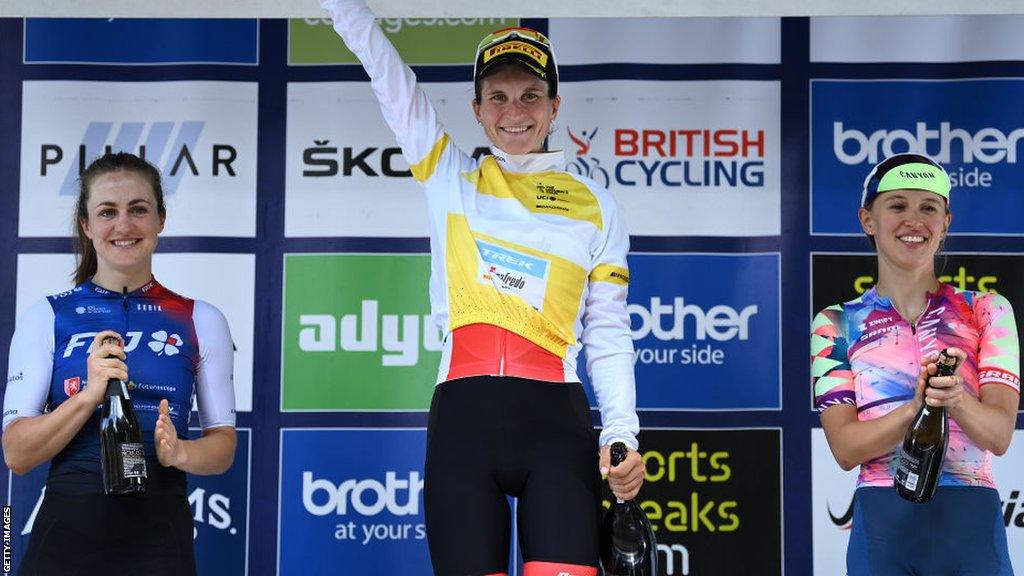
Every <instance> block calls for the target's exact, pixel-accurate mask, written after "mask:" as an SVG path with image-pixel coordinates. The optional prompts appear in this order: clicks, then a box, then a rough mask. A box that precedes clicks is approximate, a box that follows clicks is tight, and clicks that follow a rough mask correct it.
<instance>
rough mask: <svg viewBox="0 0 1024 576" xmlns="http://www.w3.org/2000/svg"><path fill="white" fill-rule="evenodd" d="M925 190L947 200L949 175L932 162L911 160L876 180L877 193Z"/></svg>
mask: <svg viewBox="0 0 1024 576" xmlns="http://www.w3.org/2000/svg"><path fill="white" fill-rule="evenodd" d="M903 189H909V190H926V191H928V192H933V193H935V194H938V195H939V196H942V197H943V198H945V199H946V201H947V202H948V201H949V189H950V183H949V176H948V175H947V174H946V172H945V171H944V170H943V169H942V168H939V167H937V166H934V165H932V164H925V163H923V162H911V163H908V164H901V165H899V166H896V167H894V168H892V169H891V170H889V171H888V172H886V173H885V175H883V176H882V179H881V180H880V181H879V182H878V190H877V192H878V193H882V192H888V191H890V190H903Z"/></svg>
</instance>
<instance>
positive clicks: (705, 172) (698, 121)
mask: <svg viewBox="0 0 1024 576" xmlns="http://www.w3.org/2000/svg"><path fill="white" fill-rule="evenodd" d="M559 92H560V93H561V95H562V98H563V100H564V102H565V103H564V104H563V105H562V107H561V109H560V110H559V114H558V123H557V125H556V127H555V128H556V129H555V132H554V133H553V134H552V135H551V144H552V146H554V147H556V148H562V149H564V150H565V155H566V159H567V161H568V162H569V164H568V169H569V171H571V172H574V173H576V174H582V175H583V176H587V177H589V178H592V179H593V180H595V181H597V183H598V184H601V185H604V186H608V187H609V189H610V190H611V191H612V192H613V193H614V194H615V197H616V199H617V200H618V202H619V205H620V206H621V207H622V210H623V213H624V214H625V220H626V223H627V224H628V225H629V230H630V233H631V234H635V235H642V236H680V235H686V236H774V235H777V234H779V230H780V219H781V216H780V198H781V190H780V186H781V184H780V175H781V170H780V155H779V124H780V121H779V110H780V88H779V83H778V82H771V81H765V82H739V81H736V82H651V81H601V82H576V83H565V84H564V85H563V86H561V87H560V88H559Z"/></svg>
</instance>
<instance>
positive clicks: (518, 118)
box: [473, 66, 561, 154]
mask: <svg viewBox="0 0 1024 576" xmlns="http://www.w3.org/2000/svg"><path fill="white" fill-rule="evenodd" d="M480 82H481V89H480V100H479V101H474V102H473V112H474V113H475V114H476V119H477V121H478V122H480V124H481V125H482V126H483V128H484V133H485V134H487V138H488V139H490V141H491V143H492V144H494V146H495V147H497V148H499V149H500V150H502V151H504V152H505V153H507V154H526V153H529V152H542V151H543V150H544V140H545V139H546V138H547V136H548V129H549V128H550V127H551V122H552V121H553V120H554V119H555V116H556V115H557V114H558V106H559V105H560V104H561V98H560V97H559V96H557V95H556V96H555V97H554V98H551V97H549V96H548V85H547V83H546V82H545V81H544V80H541V79H540V78H538V77H537V76H534V75H533V74H530V73H529V72H527V71H526V70H524V69H523V68H521V67H519V66H505V67H502V68H501V69H500V70H498V71H496V72H494V73H493V74H490V75H488V76H486V77H484V78H483V79H482V80H481V81H480Z"/></svg>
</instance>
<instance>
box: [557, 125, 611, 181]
mask: <svg viewBox="0 0 1024 576" xmlns="http://www.w3.org/2000/svg"><path fill="white" fill-rule="evenodd" d="M597 128H598V127H597V126H595V127H594V128H593V129H592V130H590V131H589V132H587V131H586V130H583V131H581V132H580V133H579V135H578V136H577V135H576V134H574V133H573V131H572V128H571V127H569V126H566V127H565V132H566V134H568V135H569V140H572V143H573V144H575V145H576V159H575V160H573V161H572V163H570V164H569V165H568V166H566V168H567V169H568V170H569V172H575V173H576V174H579V175H580V176H584V177H586V178H590V179H591V180H593V181H595V182H597V183H598V184H600V185H601V186H604V187H605V188H607V187H608V185H609V184H611V178H610V177H609V176H608V171H607V170H605V169H604V168H603V167H601V161H600V160H598V159H597V157H595V156H590V146H591V144H592V143H593V141H594V137H595V136H597Z"/></svg>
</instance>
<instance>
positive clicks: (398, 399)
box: [281, 254, 442, 410]
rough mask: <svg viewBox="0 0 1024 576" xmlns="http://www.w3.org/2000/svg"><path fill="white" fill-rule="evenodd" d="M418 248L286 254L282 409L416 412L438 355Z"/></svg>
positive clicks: (425, 262) (424, 261)
mask: <svg viewBox="0 0 1024 576" xmlns="http://www.w3.org/2000/svg"><path fill="white" fill-rule="evenodd" d="M429 267H430V260H429V256H427V255H426V254H408V255H390V254H366V255H353V254H333V255H332V254H311V255H301V254H291V255H288V256H286V257H285V290H284V292H285V298H284V300H285V303H284V322H283V326H282V330H283V332H284V334H283V337H282V346H283V348H284V352H283V366H282V373H281V379H282V382H281V389H282V394H281V396H282V407H283V409H284V410H425V409H426V408H427V406H428V405H429V402H430V396H431V394H432V393H433V384H434V381H435V379H436V378H437V365H438V363H439V362H440V357H441V354H440V351H441V347H442V344H441V334H440V330H439V329H438V328H437V325H436V324H435V323H434V321H433V319H432V317H431V315H430V304H429V302H428V296H427V282H428V279H429V276H430V270H429Z"/></svg>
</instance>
